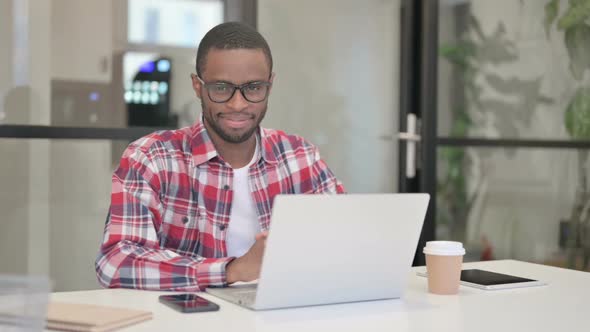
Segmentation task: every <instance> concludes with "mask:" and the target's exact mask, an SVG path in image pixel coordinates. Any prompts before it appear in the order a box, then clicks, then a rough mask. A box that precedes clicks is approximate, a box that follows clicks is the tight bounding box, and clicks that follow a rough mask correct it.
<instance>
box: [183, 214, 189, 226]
mask: <svg viewBox="0 0 590 332" xmlns="http://www.w3.org/2000/svg"><path fill="white" fill-rule="evenodd" d="M182 222H183V223H185V224H186V223H187V222H188V217H187V216H184V217H182Z"/></svg>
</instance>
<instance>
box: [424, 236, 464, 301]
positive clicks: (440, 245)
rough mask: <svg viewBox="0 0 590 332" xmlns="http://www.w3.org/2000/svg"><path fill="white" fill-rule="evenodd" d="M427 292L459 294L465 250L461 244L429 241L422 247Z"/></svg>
mask: <svg viewBox="0 0 590 332" xmlns="http://www.w3.org/2000/svg"><path fill="white" fill-rule="evenodd" d="M423 252H424V255H425V256H426V271H427V274H428V291H429V292H431V293H433V294H441V295H450V294H457V293H458V292H459V282H460V279H461V265H462V264H463V255H465V249H464V248H463V244H462V243H461V242H454V241H429V242H426V246H425V247H424V250H423Z"/></svg>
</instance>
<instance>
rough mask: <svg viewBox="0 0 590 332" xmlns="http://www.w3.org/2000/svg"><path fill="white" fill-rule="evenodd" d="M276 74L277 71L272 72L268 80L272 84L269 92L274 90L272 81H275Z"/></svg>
mask: <svg viewBox="0 0 590 332" xmlns="http://www.w3.org/2000/svg"><path fill="white" fill-rule="evenodd" d="M275 75H276V73H275V72H272V73H271V74H270V79H268V81H269V82H270V83H271V85H270V87H269V90H268V93H270V92H271V91H272V82H273V81H274V79H275Z"/></svg>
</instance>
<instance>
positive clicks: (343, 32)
mask: <svg viewBox="0 0 590 332" xmlns="http://www.w3.org/2000/svg"><path fill="white" fill-rule="evenodd" d="M399 8H400V4H399V1H397V0H391V1H383V0H370V1H362V2H361V1H355V0H345V1H341V0H322V1H314V0H301V1H273V0H260V1H258V27H259V30H260V32H261V33H262V34H263V35H264V36H265V37H266V38H267V40H268V42H269V44H270V47H271V50H272V52H273V59H274V62H275V68H274V71H275V72H276V78H275V81H274V85H273V90H272V93H271V97H270V101H269V110H268V113H267V118H266V119H265V120H264V122H263V125H264V126H267V127H271V128H278V129H283V130H285V131H287V132H290V133H294V134H299V135H302V136H304V137H305V138H307V139H308V140H310V141H311V142H312V143H314V144H316V145H318V146H319V148H320V151H321V154H322V155H323V157H324V159H325V160H326V161H327V162H328V164H329V166H330V168H331V169H332V170H333V171H334V172H335V173H336V175H337V176H338V177H339V178H340V179H341V180H342V181H343V182H344V185H345V187H346V188H347V190H348V191H349V192H395V191H396V190H397V142H395V141H393V140H387V139H383V138H382V137H384V136H385V137H391V136H393V135H395V134H396V133H397V130H398V117H399V110H398V106H399V96H398V92H399V47H398V45H399V34H400V31H399V26H400V18H399Z"/></svg>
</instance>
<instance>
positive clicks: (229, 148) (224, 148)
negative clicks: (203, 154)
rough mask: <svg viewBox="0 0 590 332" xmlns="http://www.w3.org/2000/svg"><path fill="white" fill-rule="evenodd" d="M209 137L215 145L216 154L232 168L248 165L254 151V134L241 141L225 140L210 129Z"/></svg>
mask: <svg viewBox="0 0 590 332" xmlns="http://www.w3.org/2000/svg"><path fill="white" fill-rule="evenodd" d="M208 131H209V130H208ZM209 137H211V141H212V142H213V145H215V149H216V150H217V154H219V156H220V157H221V158H223V160H225V161H226V162H227V163H228V164H230V165H231V167H232V168H234V169H236V168H242V167H244V166H246V165H248V164H249V163H250V161H251V160H252V157H253V156H254V152H255V151H256V134H254V135H252V136H251V137H250V138H248V140H246V141H245V142H242V143H229V142H226V141H224V140H223V139H221V137H219V136H217V134H215V133H212V132H211V131H209Z"/></svg>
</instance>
